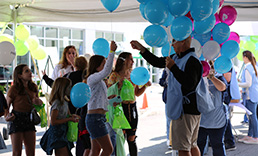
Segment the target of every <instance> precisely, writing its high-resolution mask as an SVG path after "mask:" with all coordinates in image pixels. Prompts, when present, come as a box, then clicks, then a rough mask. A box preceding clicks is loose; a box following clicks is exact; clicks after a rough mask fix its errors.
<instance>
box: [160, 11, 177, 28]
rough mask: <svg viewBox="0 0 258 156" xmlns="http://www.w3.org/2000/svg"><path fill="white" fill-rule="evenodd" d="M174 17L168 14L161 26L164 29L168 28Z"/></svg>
mask: <svg viewBox="0 0 258 156" xmlns="http://www.w3.org/2000/svg"><path fill="white" fill-rule="evenodd" d="M174 19H175V17H174V16H172V15H171V14H170V13H168V17H167V19H166V21H165V23H163V24H162V25H163V26H165V27H168V26H170V25H171V24H172V22H173V21H174Z"/></svg>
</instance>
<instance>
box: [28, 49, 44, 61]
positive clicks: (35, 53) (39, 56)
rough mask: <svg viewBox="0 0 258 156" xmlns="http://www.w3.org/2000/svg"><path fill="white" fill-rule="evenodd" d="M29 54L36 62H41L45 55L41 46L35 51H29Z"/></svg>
mask: <svg viewBox="0 0 258 156" xmlns="http://www.w3.org/2000/svg"><path fill="white" fill-rule="evenodd" d="M30 53H31V55H32V57H33V58H35V59H36V60H43V59H44V58H45V57H46V55H47V54H46V52H45V50H44V49H43V47H42V46H39V47H38V48H37V49H36V50H32V51H30Z"/></svg>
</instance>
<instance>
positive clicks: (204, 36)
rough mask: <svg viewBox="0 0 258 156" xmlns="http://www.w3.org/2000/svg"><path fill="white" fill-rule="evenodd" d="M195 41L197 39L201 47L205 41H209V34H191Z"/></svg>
mask: <svg viewBox="0 0 258 156" xmlns="http://www.w3.org/2000/svg"><path fill="white" fill-rule="evenodd" d="M192 35H193V37H194V38H195V39H197V40H198V41H199V42H200V43H201V45H202V46H203V45H204V44H205V43H206V42H207V41H209V40H210V39H211V32H208V33H206V34H196V33H193V34H192Z"/></svg>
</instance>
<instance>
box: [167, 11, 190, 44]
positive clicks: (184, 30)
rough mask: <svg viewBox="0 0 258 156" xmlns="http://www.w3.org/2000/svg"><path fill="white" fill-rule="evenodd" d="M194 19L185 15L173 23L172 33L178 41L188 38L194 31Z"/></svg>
mask: <svg viewBox="0 0 258 156" xmlns="http://www.w3.org/2000/svg"><path fill="white" fill-rule="evenodd" d="M192 28H193V25H192V21H191V20H190V19H189V18H188V17H185V16H182V17H178V18H176V19H174V21H173V22H172V25H171V29H170V31H171V35H172V37H173V38H174V39H175V40H176V41H182V40H184V39H186V38H187V37H188V36H190V35H191V33H192Z"/></svg>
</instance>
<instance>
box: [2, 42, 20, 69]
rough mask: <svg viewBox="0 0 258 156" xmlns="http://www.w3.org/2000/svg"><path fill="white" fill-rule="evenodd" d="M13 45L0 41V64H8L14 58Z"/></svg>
mask: <svg viewBox="0 0 258 156" xmlns="http://www.w3.org/2000/svg"><path fill="white" fill-rule="evenodd" d="M15 55H16V51H15V47H14V45H13V44H12V43H11V42H8V41H3V42H1V43H0V56H1V57H0V64H1V65H9V64H11V63H12V61H13V59H14V58H15Z"/></svg>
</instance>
